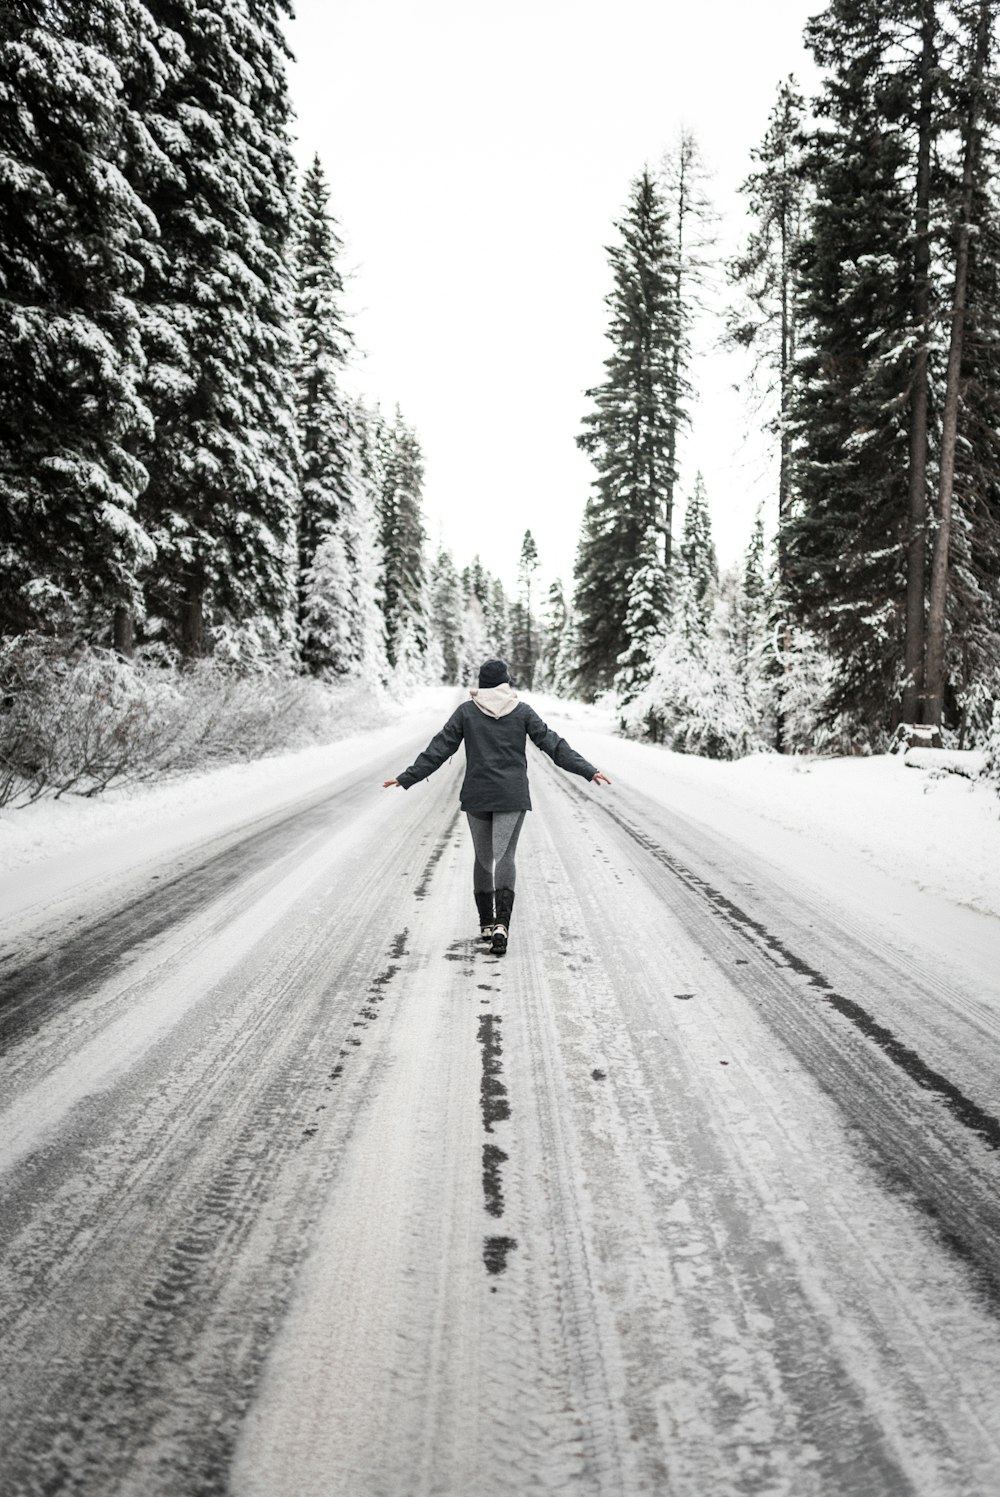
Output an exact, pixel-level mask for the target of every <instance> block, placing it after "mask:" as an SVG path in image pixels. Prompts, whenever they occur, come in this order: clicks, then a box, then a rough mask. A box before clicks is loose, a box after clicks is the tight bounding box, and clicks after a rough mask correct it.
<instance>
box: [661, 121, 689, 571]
mask: <svg viewBox="0 0 1000 1497" xmlns="http://www.w3.org/2000/svg"><path fill="white" fill-rule="evenodd" d="M687 165H688V158H687V146H686V143H685V139H684V136H683V134H682V135H681V140H680V145H679V147H678V182H677V241H676V244H675V246H674V249H675V253H676V255H677V264H676V267H675V270H674V315H675V317H676V319H677V325H676V327H675V328H674V347H673V352H672V356H671V361H670V384H671V399H672V403H673V410H672V411H671V413H670V433H669V437H668V441H667V474H668V477H667V489H666V493H665V494H664V496H663V564H664V566H666V567H669V566H670V561H671V556H672V553H673V529H674V492H675V489H676V486H677V439H678V436H679V432H678V430H677V426H678V420H679V418H678V414H677V412H678V406H679V404H680V388H681V328H682V324H683V311H682V308H683V305H684V219H685V217H686V215H687V211H688V205H687Z"/></svg>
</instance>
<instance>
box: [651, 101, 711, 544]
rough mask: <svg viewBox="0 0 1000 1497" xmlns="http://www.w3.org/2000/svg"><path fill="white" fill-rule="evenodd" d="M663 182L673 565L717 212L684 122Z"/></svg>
mask: <svg viewBox="0 0 1000 1497" xmlns="http://www.w3.org/2000/svg"><path fill="white" fill-rule="evenodd" d="M660 188H661V192H662V196H663V201H664V204H665V207H666V210H667V216H668V237H669V241H670V246H671V253H670V261H671V265H670V294H671V298H672V302H673V322H674V333H673V339H672V342H671V350H670V377H669V384H668V392H667V407H668V412H669V420H668V422H667V454H666V464H665V469H664V494H663V556H664V560H665V562H666V563H667V565H668V566H669V565H670V560H671V550H672V538H673V515H674V500H675V491H676V486H677V479H678V472H679V461H678V448H679V444H680V438H681V433H682V431H683V428H684V427H685V426H686V425H687V424H688V421H689V411H690V405H691V399H692V395H693V391H692V388H691V382H690V363H691V353H692V333H693V328H694V324H695V321H696V318H697V316H698V313H699V312H700V311H701V310H703V305H704V295H705V292H706V291H707V290H708V289H709V286H710V282H711V278H712V271H713V261H714V255H713V251H714V245H715V222H716V214H715V211H714V209H713V207H712V204H711V200H710V198H709V195H708V190H707V189H708V172H707V170H706V168H705V163H704V161H703V160H702V155H701V151H700V149H699V146H698V142H697V140H696V139H695V137H694V135H693V134H692V133H691V131H690V130H688V129H686V128H682V129H681V130H680V132H679V134H678V136H677V140H676V142H675V144H674V146H673V148H672V149H671V150H669V151H668V152H667V153H666V155H665V156H664V158H663V162H662V165H661V169H660Z"/></svg>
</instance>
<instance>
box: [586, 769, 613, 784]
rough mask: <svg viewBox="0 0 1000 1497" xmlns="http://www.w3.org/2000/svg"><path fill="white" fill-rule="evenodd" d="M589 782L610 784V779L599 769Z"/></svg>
mask: <svg viewBox="0 0 1000 1497" xmlns="http://www.w3.org/2000/svg"><path fill="white" fill-rule="evenodd" d="M590 783H591V784H592V785H610V784H611V781H610V780H609V779H608V777H607V775H606V774H602V773H601V771H600V770H598V771H597V773H596V774H595V775H594V778H593V779H592V780H591V782H590Z"/></svg>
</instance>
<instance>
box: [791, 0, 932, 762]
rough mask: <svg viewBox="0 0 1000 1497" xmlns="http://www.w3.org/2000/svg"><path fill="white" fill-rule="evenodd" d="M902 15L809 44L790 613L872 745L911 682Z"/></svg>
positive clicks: (861, 4) (910, 301)
mask: <svg viewBox="0 0 1000 1497" xmlns="http://www.w3.org/2000/svg"><path fill="white" fill-rule="evenodd" d="M901 3H902V0H901ZM896 15H897V8H896V7H889V8H887V7H884V6H879V5H876V4H875V3H874V0H834V3H833V4H831V5H830V6H829V7H828V9H827V10H826V11H825V12H824V13H823V14H822V15H821V16H819V17H817V18H816V19H815V20H814V21H813V22H811V23H810V26H809V28H808V31H807V38H808V40H809V42H810V45H811V46H812V48H813V51H814V54H815V56H816V58H817V60H818V61H819V62H820V64H821V65H822V66H824V67H825V68H827V70H828V76H827V78H826V80H825V83H824V89H823V93H822V95H821V98H820V99H819V101H818V103H817V112H818V114H819V115H820V118H821V123H820V126H819V127H818V129H817V132H816V134H815V136H814V137H813V139H812V140H811V142H810V147H809V150H808V152H807V157H806V170H807V172H808V176H809V184H810V204H809V210H808V218H807V223H806V226H805V229H804V233H803V238H802V242H801V246H800V252H799V258H798V275H799V287H800V292H799V295H800V301H799V313H798V336H799V359H798V370H797V373H796V376H795V380H794V388H793V392H792V409H791V419H792V426H793V434H794V436H793V439H794V443H795V448H796V451H795V456H794V474H793V477H794V488H795V494H794V500H793V512H792V514H791V515H790V517H789V520H788V524H787V526H786V527H785V528H784V529H783V532H782V535H783V539H784V541H785V542H786V551H785V556H786V560H787V574H788V575H787V587H788V593H789V601H790V603H791V606H792V608H793V609H794V611H795V614H796V615H797V617H798V620H799V622H801V623H802V624H803V625H805V626H806V627H808V628H811V629H813V630H815V631H818V632H819V633H820V634H821V635H822V636H823V637H824V638H825V639H826V640H827V641H828V642H829V645H830V649H831V651H832V653H833V655H834V657H835V659H836V660H837V661H838V664H839V679H838V683H837V686H836V688H835V690H834V691H833V693H832V695H831V699H830V711H831V712H832V713H834V714H836V713H842V712H848V713H850V714H852V715H853V717H854V719H855V721H856V724H857V728H858V733H859V736H862V737H874V738H878V736H879V734H880V733H881V732H883V731H884V729H885V727H886V725H887V718H888V714H889V711H890V704H891V703H892V702H893V701H896V702H897V703H898V701H899V693H900V687H901V685H902V676H903V672H902V668H901V662H902V660H903V656H904V635H905V612H906V610H905V603H906V540H907V524H908V519H907V516H908V505H909V492H908V465H909V449H910V412H909V410H908V394H909V388H910V380H911V376H912V371H913V350H914V345H915V338H916V333H915V327H914V306H915V298H914V286H913V275H914V271H913V253H912V241H911V229H912V222H913V198H912V170H913V153H912V150H911V142H910V140H909V139H908V138H907V136H906V134H905V132H903V131H900V130H898V129H889V128H888V127H887V125H888V122H887V115H886V111H887V108H888V107H889V103H890V98H891V95H892V83H893V74H892V68H891V66H890V64H891V62H892V60H893V59H894V58H895V57H896V55H897V54H896V52H895V50H894V43H895V42H896V41H898V39H899V38H898V35H897V34H896V33H895V32H894V30H893V26H894V23H895V18H896ZM897 710H898V708H897Z"/></svg>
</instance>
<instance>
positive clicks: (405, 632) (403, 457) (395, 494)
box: [379, 407, 428, 669]
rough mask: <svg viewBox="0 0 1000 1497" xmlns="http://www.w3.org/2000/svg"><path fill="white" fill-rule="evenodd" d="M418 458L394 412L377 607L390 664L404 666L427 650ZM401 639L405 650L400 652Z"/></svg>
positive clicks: (412, 435) (406, 428)
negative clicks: (379, 603) (382, 612)
mask: <svg viewBox="0 0 1000 1497" xmlns="http://www.w3.org/2000/svg"><path fill="white" fill-rule="evenodd" d="M423 481H424V464H423V456H422V454H421V451H420V443H419V442H418V440H417V436H416V433H415V432H414V431H413V430H412V429H411V428H410V427H409V426H407V424H406V422H405V421H404V420H403V416H402V413H401V411H400V410H399V408H398V407H397V409H396V416H395V420H394V422H393V425H392V427H391V428H389V429H388V432H387V445H386V451H385V457H384V462H383V471H382V486H381V493H380V496H379V526H380V539H381V544H382V555H383V574H382V589H381V591H382V606H383V608H384V609H385V622H386V642H387V647H388V653H389V662H390V664H391V665H393V666H396V665H398V664H399V662H400V660H401V659H402V656H403V654H405V655H406V656H407V659H408V661H409V666H408V669H409V668H413V669H415V666H414V664H413V662H414V661H415V660H416V658H417V655H418V654H421V653H422V652H423V651H424V650H425V649H426V647H427V642H428V636H427V621H426V599H425V585H426V571H425V561H424V549H425V545H426V535H425V532H424V523H423V513H422V507H421V505H422V495H423ZM404 636H405V641H406V649H405V651H404V650H403V640H404Z"/></svg>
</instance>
